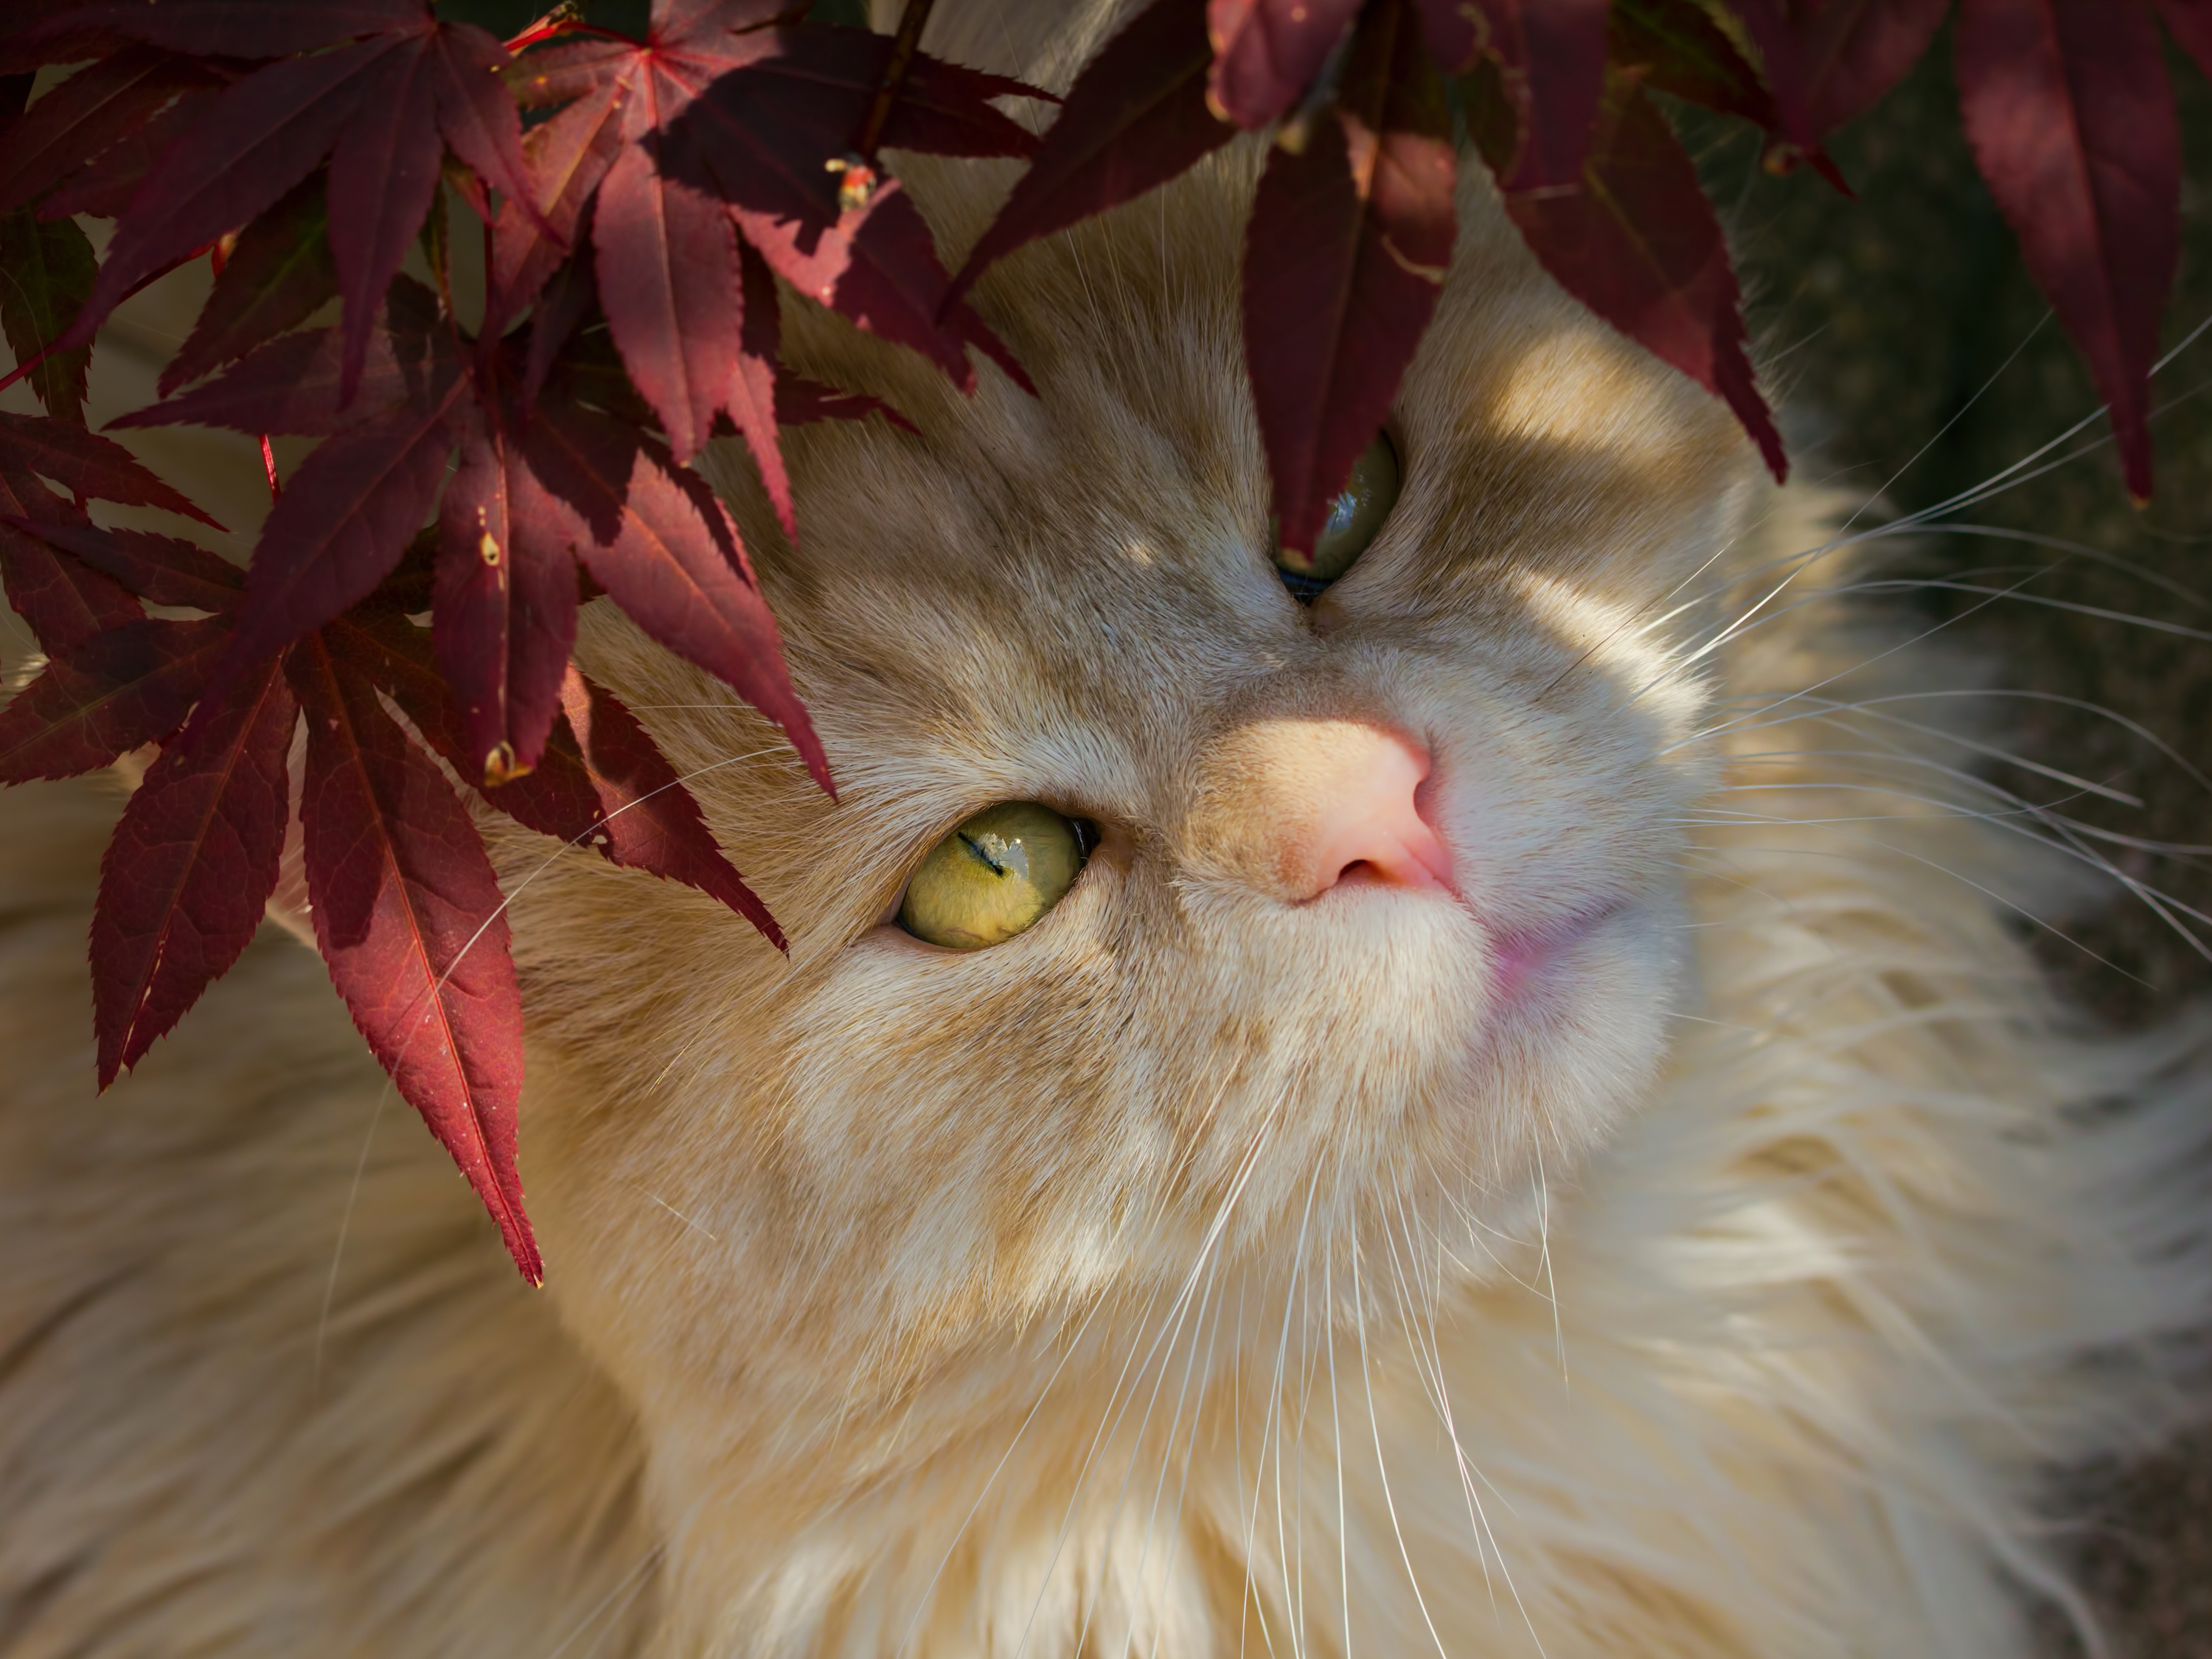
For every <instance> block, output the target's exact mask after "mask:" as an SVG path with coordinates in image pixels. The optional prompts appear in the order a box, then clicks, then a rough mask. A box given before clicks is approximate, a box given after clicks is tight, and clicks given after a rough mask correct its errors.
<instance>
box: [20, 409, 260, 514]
mask: <svg viewBox="0 0 2212 1659" xmlns="http://www.w3.org/2000/svg"><path fill="white" fill-rule="evenodd" d="M17 469H21V470H22V471H27V472H36V473H38V474H40V476H41V477H48V478H52V480H53V481H54V482H55V483H58V484H59V485H61V486H62V487H63V488H64V489H68V490H71V491H74V492H75V493H76V494H77V495H82V496H83V497H84V498H85V499H86V500H87V501H116V502H118V503H120V504H122V505H123V506H125V507H161V508H163V509H165V510H166V511H168V512H171V513H183V514H184V515H185V517H186V518H188V519H197V520H199V521H200V522H201V523H202V524H204V525H206V526H209V527H210V529H214V530H220V529H222V526H221V525H219V524H217V523H216V521H215V520H213V519H210V517H208V515H207V514H206V513H203V512H201V511H200V509H199V508H198V507H195V506H193V505H192V503H191V501H187V500H186V499H185V497H184V496H182V495H179V494H178V493H177V492H176V491H175V490H173V489H170V488H169V486H168V485H167V484H165V483H162V482H161V480H160V479H159V478H157V477H155V476H154V475H153V474H152V473H150V472H149V471H147V470H146V469H145V468H144V467H143V466H142V465H139V463H138V459H137V457H136V456H134V455H133V454H131V452H130V451H129V450H127V449H125V448H124V447H123V446H122V445H121V444H118V443H117V442H116V441H114V440H113V439H112V438H103V437H101V436H100V435H98V434H97V433H93V432H87V431H86V430H85V429H84V428H82V427H81V426H72V425H71V424H70V422H67V421H56V420H50V419H46V418H42V417H41V416H36V415H10V414H8V413H6V412H5V411H0V470H4V471H15V470H17ZM24 511H25V512H26V513H27V516H28V517H31V518H36V517H38V516H39V514H38V513H36V512H35V511H32V510H30V509H24Z"/></svg>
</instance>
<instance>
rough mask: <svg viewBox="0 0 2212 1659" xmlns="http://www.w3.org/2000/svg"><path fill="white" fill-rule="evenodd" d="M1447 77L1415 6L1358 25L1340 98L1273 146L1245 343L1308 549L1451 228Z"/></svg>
mask: <svg viewBox="0 0 2212 1659" xmlns="http://www.w3.org/2000/svg"><path fill="white" fill-rule="evenodd" d="M1454 177H1455V173H1454V165H1453V156H1452V145H1451V132H1450V124H1449V116H1448V114H1447V112H1446V109H1445V106H1444V100H1443V87H1442V85H1441V84H1440V83H1439V82H1438V81H1437V75H1436V70H1435V69H1434V67H1433V65H1432V64H1431V63H1430V61H1429V59H1428V58H1427V56H1426V53H1425V49H1424V47H1423V46H1422V44H1421V41H1420V37H1419V28H1418V26H1417V24H1416V21H1415V19H1414V17H1413V12H1412V10H1411V8H1410V7H1409V6H1408V5H1407V4H1405V3H1403V0H1383V3H1382V4H1380V5H1378V6H1376V8H1375V9H1373V10H1372V11H1370V14H1369V15H1368V17H1367V19H1366V21H1364V22H1363V23H1362V25H1361V27H1360V33H1359V36H1358V40H1356V42H1355V43H1354V45H1353V47H1352V57H1351V58H1350V60H1349V62H1348V63H1347V64H1346V67H1345V76H1344V84H1343V89H1342V93H1341V95H1340V100H1339V101H1338V104H1337V106H1336V108H1335V109H1334V111H1333V112H1330V113H1329V114H1328V115H1327V116H1325V117H1324V118H1321V119H1318V120H1316V122H1315V123H1314V125H1313V130H1312V131H1311V132H1310V134H1309V135H1308V137H1307V140H1306V143H1305V146H1304V149H1303V150H1301V151H1298V152H1296V153H1293V152H1291V151H1289V150H1285V149H1277V150H1276V151H1275V153H1274V154H1273V155H1271V156H1270V157H1269V158H1268V161H1267V173H1265V174H1264V175H1263V176H1262V177H1261V181H1260V191H1259V195H1258V197H1257V198H1256V200H1255V203H1254V204H1253V209H1252V219H1251V222H1250V225H1249V228H1248V229H1247V232H1246V240H1245V246H1244V353H1245V361H1246V362H1247V364H1248V366H1249V368H1250V371H1251V378H1252V398H1253V404H1254V406H1255V411H1256V413H1257V414H1258V416H1259V421H1260V433H1261V439H1262V441H1264V442H1265V444H1266V446H1267V467H1268V471H1269V473H1270V475H1271V476H1272V477H1273V482H1274V500H1275V511H1276V513H1277V514H1278V515H1279V518H1280V520H1281V525H1282V540H1283V544H1284V545H1285V546H1286V547H1291V548H1297V549H1305V548H1310V547H1311V546H1312V545H1313V538H1314V536H1315V535H1316V533H1317V532H1318V531H1319V530H1320V528H1321V526H1322V521H1323V520H1324V519H1325V517H1326V516H1327V513H1328V502H1329V500H1330V498H1331V497H1332V496H1334V495H1335V494H1336V492H1337V491H1338V490H1340V489H1342V488H1343V486H1344V479H1345V476H1346V474H1347V473H1348V472H1350V471H1351V470H1352V462H1353V461H1355V460H1357V459H1358V458H1359V453H1360V452H1361V451H1362V450H1364V449H1365V448H1366V447H1368V445H1370V444H1371V443H1372V442H1374V441H1375V434H1376V430H1377V429H1378V428H1381V426H1382V424H1383V418H1384V416H1386V415H1388V414H1389V409H1390V404H1391V400H1392V399H1393V398H1395V397H1396V396H1397V395H1398V383H1399V380H1400V379H1401V377H1402V376H1403V374H1404V373H1405V368H1406V365H1407V363H1408V362H1411V361H1412V360H1413V350H1414V348H1415V347H1417V346H1418V345H1419V343H1420V339H1421V335H1422V332H1423V331H1425V329H1426V328H1427V327H1428V323H1429V317H1430V315H1431V313H1432V312H1434V310H1435V309H1436V303H1437V297H1438V296H1439V295H1441V294H1442V292H1443V278H1444V269H1445V267H1446V266H1447V265H1448V264H1449V263H1450V261H1451V253H1452V243H1453V240H1454V236H1455V214H1454V209H1453V200H1452V188H1453V180H1454Z"/></svg>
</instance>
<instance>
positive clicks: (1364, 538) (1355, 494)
mask: <svg viewBox="0 0 2212 1659" xmlns="http://www.w3.org/2000/svg"><path fill="white" fill-rule="evenodd" d="M1397 501H1398V452H1397V451H1396V450H1395V449H1394V448H1392V447H1391V445H1390V440H1389V437H1388V436H1387V435H1384V434H1383V433H1380V432H1378V433H1376V435H1375V441H1374V442H1373V443H1371V444H1370V445H1368V446H1367V447H1366V449H1365V450H1364V451H1363V452H1362V453H1361V454H1360V457H1359V459H1358V460H1356V461H1354V462H1353V463H1352V474H1351V476H1350V477H1347V478H1346V480H1345V481H1344V488H1343V489H1340V490H1339V491H1337V493H1336V495H1335V497H1334V500H1332V501H1330V502H1329V504H1328V520H1326V521H1325V522H1324V523H1323V524H1322V529H1321V533H1320V534H1319V535H1318V536H1316V537H1315V538H1314V545H1313V551H1312V552H1311V553H1297V552H1293V551H1292V550H1291V549H1289V548H1287V547H1278V548H1277V549H1276V550H1275V568H1276V570H1277V571H1278V572H1279V574H1281V576H1282V579H1283V586H1285V587H1287V588H1289V589H1290V590H1291V592H1292V593H1293V594H1295V595H1296V596H1297V598H1298V599H1299V600H1301V601H1302V602H1305V603H1310V602H1311V601H1312V600H1313V599H1314V598H1315V596H1316V595H1317V594H1319V593H1320V592H1321V591H1322V589H1323V588H1325V587H1327V586H1328V585H1329V584H1330V583H1331V582H1333V581H1334V580H1336V579H1337V578H1338V577H1340V576H1341V575H1342V574H1344V573H1345V572H1346V571H1347V570H1349V569H1351V568H1352V561H1354V560H1355V559H1357V558H1358V556H1360V555H1361V554H1362V553H1364V552H1365V551H1366V550H1367V544H1369V543H1370V542H1371V541H1373V540H1374V539H1375V538H1376V533H1377V532H1379V531H1381V529H1382V528H1383V520H1386V519H1388V518H1389V516H1390V509H1391V508H1392V507H1395V506H1396V505H1397Z"/></svg>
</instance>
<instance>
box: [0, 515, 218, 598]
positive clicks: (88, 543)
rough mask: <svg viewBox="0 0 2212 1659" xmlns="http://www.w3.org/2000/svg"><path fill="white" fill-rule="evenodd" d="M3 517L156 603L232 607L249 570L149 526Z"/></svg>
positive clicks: (1, 517) (1, 520)
mask: <svg viewBox="0 0 2212 1659" xmlns="http://www.w3.org/2000/svg"><path fill="white" fill-rule="evenodd" d="M0 523H4V524H6V525H7V526H9V529H11V530H15V531H18V532H21V533H23V534H25V535H29V536H36V537H38V538H40V540H42V541H44V542H46V544H48V545H50V546H53V547H58V548H60V549H61V550H63V551H64V552H65V553H67V554H69V555H70V556H71V557H73V558H75V559H76V560H78V561H79V562H82V563H83V564H86V565H88V566H90V567H91V568H93V569H94V570H95V571H97V572H99V573H100V574H101V575H103V576H106V577H107V578H108V579H109V580H112V581H115V582H118V583H119V584H121V586H123V587H124V588H125V590H126V591H128V592H132V593H136V594H137V595H138V597H139V598H141V599H151V600H152V601H153V602H154V603H155V605H189V606H191V608H192V609H193V610H196V611H228V609H229V608H230V607H231V606H232V605H235V604H236V603H237V602H238V592H239V589H240V587H241V586H244V585H245V581H246V573H245V572H244V571H243V570H240V568H238V567H237V566H236V565H234V564H230V563H228V562H225V561H224V560H222V559H218V558H217V557H216V556H215V555H214V554H212V553H210V552H208V551H206V550H204V549H202V548H198V547H195V546H193V545H192V544H191V543H190V542H185V541H179V540H178V539H177V538H175V537H174V536H161V535H156V534H155V532H152V531H150V530H103V529H101V528H100V526H98V525H95V524H93V523H92V522H90V521H89V520H83V519H58V520H34V519H25V518H17V517H15V516H12V515H0Z"/></svg>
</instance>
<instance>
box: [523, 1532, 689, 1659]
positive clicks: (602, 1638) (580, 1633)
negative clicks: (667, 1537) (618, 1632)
mask: <svg viewBox="0 0 2212 1659" xmlns="http://www.w3.org/2000/svg"><path fill="white" fill-rule="evenodd" d="M667 1550H668V1546H667V1545H666V1544H665V1543H656V1544H654V1545H653V1546H652V1547H650V1548H649V1549H647V1551H646V1552H645V1553H644V1554H643V1555H641V1556H640V1557H639V1558H638V1559H637V1565H635V1566H634V1567H632V1568H631V1569H630V1570H629V1571H628V1572H626V1573H624V1574H623V1576H622V1577H620V1578H618V1579H617V1580H616V1581H615V1583H614V1587H613V1588H612V1589H610V1590H608V1591H607V1592H606V1594H605V1595H602V1596H600V1598H599V1601H596V1602H594V1603H593V1604H592V1607H591V1609H590V1610H589V1611H588V1612H586V1613H585V1614H584V1616H583V1617H582V1618H581V1619H580V1620H577V1621H576V1623H575V1625H574V1626H573V1627H572V1628H571V1629H570V1630H569V1632H568V1635H567V1636H565V1637H563V1638H562V1641H561V1644H560V1645H559V1646H558V1647H556V1648H555V1649H554V1650H552V1651H551V1652H550V1653H548V1654H547V1655H546V1656H545V1659H566V1656H567V1655H568V1650H570V1649H571V1648H573V1647H574V1646H575V1644H577V1643H578V1642H580V1641H581V1640H582V1639H583V1638H584V1636H585V1635H586V1632H589V1631H590V1630H591V1628H592V1626H593V1625H595V1624H597V1623H599V1620H600V1618H601V1616H602V1615H604V1616H605V1619H606V1621H607V1623H606V1628H605V1630H602V1631H601V1632H599V1639H598V1640H597V1641H596V1642H594V1643H592V1646H591V1648H590V1649H589V1650H587V1651H586V1653H585V1654H584V1655H582V1656H580V1659H591V1656H592V1654H596V1653H597V1652H598V1651H599V1650H600V1649H601V1648H602V1647H604V1646H605V1645H606V1640H607V1637H608V1636H609V1635H610V1634H611V1633H612V1632H613V1631H614V1630H615V1629H616V1628H617V1626H619V1625H620V1624H621V1622H622V1616H623V1613H627V1612H629V1607H630V1604H631V1603H632V1602H633V1601H636V1600H637V1598H638V1596H639V1595H641V1594H642V1593H643V1592H644V1589H645V1587H646V1585H647V1583H649V1582H650V1577H649V1575H650V1573H651V1571H652V1569H653V1567H654V1566H655V1565H657V1564H658V1563H659V1560H660V1558H661V1557H662V1556H663V1555H665V1554H666V1553H667Z"/></svg>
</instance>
